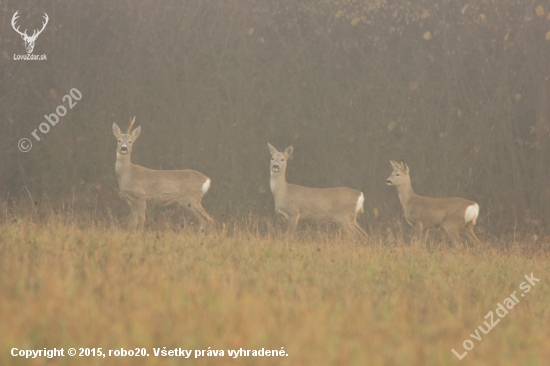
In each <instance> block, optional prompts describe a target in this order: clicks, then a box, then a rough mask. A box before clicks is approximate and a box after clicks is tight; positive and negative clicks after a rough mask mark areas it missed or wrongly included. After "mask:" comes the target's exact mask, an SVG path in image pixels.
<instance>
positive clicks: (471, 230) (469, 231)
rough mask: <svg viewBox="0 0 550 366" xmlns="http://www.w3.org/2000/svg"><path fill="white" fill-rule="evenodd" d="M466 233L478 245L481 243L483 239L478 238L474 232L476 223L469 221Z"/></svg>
mask: <svg viewBox="0 0 550 366" xmlns="http://www.w3.org/2000/svg"><path fill="white" fill-rule="evenodd" d="M464 233H465V234H466V236H467V237H468V239H470V240H471V241H472V242H474V243H475V244H477V245H481V241H480V240H479V239H478V238H477V236H476V234H475V233H474V225H472V223H471V222H470V223H468V225H467V226H466V228H465V230H464Z"/></svg>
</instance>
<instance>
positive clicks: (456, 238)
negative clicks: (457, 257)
mask: <svg viewBox="0 0 550 366" xmlns="http://www.w3.org/2000/svg"><path fill="white" fill-rule="evenodd" d="M443 228H444V229H445V231H446V232H447V235H449V238H451V243H452V245H453V247H455V248H458V245H459V244H460V235H459V233H458V230H456V229H452V228H449V227H443Z"/></svg>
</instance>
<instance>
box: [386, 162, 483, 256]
mask: <svg viewBox="0 0 550 366" xmlns="http://www.w3.org/2000/svg"><path fill="white" fill-rule="evenodd" d="M390 163H391V165H392V167H393V172H392V174H391V176H390V177H389V178H388V179H387V180H386V184H387V185H389V186H395V187H396V188H397V193H398V195H399V200H400V201H401V206H403V210H404V211H405V220H407V222H408V223H409V225H411V226H412V227H413V228H414V229H415V233H416V236H417V237H418V238H419V239H420V240H421V242H422V244H423V245H425V244H426V239H427V237H428V231H429V229H433V228H438V227H442V228H443V229H445V231H446V232H447V234H449V237H450V238H451V241H452V243H453V245H455V246H456V245H457V244H458V242H459V240H460V234H459V232H460V231H461V230H463V232H464V233H465V234H466V236H467V237H468V238H469V239H470V240H472V241H473V242H475V243H477V244H481V242H480V241H479V239H478V238H477V236H476V234H474V230H473V228H474V225H475V224H476V220H477V216H478V214H479V205H478V204H477V203H475V202H474V201H469V200H465V199H463V198H458V197H452V198H431V197H422V196H418V195H416V194H415V193H414V192H413V189H412V186H411V178H410V177H409V167H408V166H407V164H405V162H404V161H402V162H401V163H396V162H395V161H392V160H390Z"/></svg>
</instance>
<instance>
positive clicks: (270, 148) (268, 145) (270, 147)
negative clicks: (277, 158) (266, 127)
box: [267, 142, 278, 156]
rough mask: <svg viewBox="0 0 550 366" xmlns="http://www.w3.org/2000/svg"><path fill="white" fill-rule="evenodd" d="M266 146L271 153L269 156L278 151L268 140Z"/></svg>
mask: <svg viewBox="0 0 550 366" xmlns="http://www.w3.org/2000/svg"><path fill="white" fill-rule="evenodd" d="M267 147H268V148H269V152H270V153H271V156H273V155H275V154H277V153H278V151H277V149H276V148H274V147H273V146H272V145H271V144H270V143H269V142H268V143H267Z"/></svg>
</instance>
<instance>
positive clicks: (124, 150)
mask: <svg viewBox="0 0 550 366" xmlns="http://www.w3.org/2000/svg"><path fill="white" fill-rule="evenodd" d="M135 121H136V117H135V116H134V118H132V120H131V121H130V127H128V132H126V133H123V132H122V130H121V129H120V127H118V125H117V124H116V123H113V134H114V135H115V137H116V138H117V141H118V146H117V156H118V154H120V155H129V154H130V153H131V152H132V142H134V141H135V140H136V139H137V138H138V137H139V133H140V132H141V126H140V127H138V128H136V129H135V130H134V131H132V127H133V126H134V122H135Z"/></svg>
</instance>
